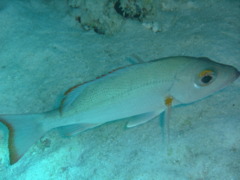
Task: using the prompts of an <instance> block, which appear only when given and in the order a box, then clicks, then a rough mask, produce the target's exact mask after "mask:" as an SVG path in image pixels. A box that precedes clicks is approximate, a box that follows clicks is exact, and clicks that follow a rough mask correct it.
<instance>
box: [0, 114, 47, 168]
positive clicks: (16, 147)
mask: <svg viewBox="0 0 240 180" xmlns="http://www.w3.org/2000/svg"><path fill="white" fill-rule="evenodd" d="M43 118H44V114H19V115H0V122H1V123H3V124H4V125H5V126H6V127H7V128H8V132H9V135H8V148H9V161H10V164H14V163H16V162H17V161H18V160H19V159H20V158H21V157H22V156H23V155H24V153H25V152H26V151H27V150H28V149H29V148H30V147H31V146H32V145H33V144H34V143H35V142H36V141H37V140H38V139H39V138H40V137H41V136H43V135H44V133H45V132H46V131H45V130H44V129H43V126H42V124H41V123H40V122H41V121H40V120H41V119H43Z"/></svg>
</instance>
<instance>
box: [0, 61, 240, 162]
mask: <svg viewBox="0 0 240 180" xmlns="http://www.w3.org/2000/svg"><path fill="white" fill-rule="evenodd" d="M239 75H240V72H239V71H238V70H237V69H236V68H234V67H232V66H229V65H224V64H220V63H217V62H214V61H212V60H210V59H208V58H203V57H200V58H195V57H168V58H162V59H157V60H153V61H149V62H142V63H139V64H133V65H129V66H127V67H123V68H119V69H117V70H114V71H112V72H110V73H108V74H106V75H103V76H101V77H99V78H96V79H94V80H92V81H89V82H85V83H83V84H80V85H76V86H74V87H72V88H70V89H69V90H68V91H67V92H66V93H65V95H64V98H63V100H62V103H61V105H60V107H59V108H58V109H55V110H52V111H48V112H44V113H39V114H20V115H0V122H2V123H3V124H5V125H6V127H7V128H8V130H9V141H8V146H9V154H10V164H14V163H15V162H17V161H18V160H19V159H20V158H21V157H22V156H23V155H24V153H25V152H26V151H27V150H28V149H29V148H30V147H31V146H32V145H33V144H34V143H35V142H36V141H37V140H38V139H39V138H40V137H42V136H43V135H44V134H45V133H46V132H48V131H49V130H51V129H53V128H59V130H60V131H61V132H62V133H64V134H65V135H74V134H77V133H80V132H82V131H85V130H87V129H90V128H94V127H97V126H100V125H102V124H104V123H106V122H110V121H114V120H119V119H123V118H127V117H131V121H129V122H128V124H127V127H134V126H137V125H140V124H143V123H145V122H147V121H149V120H151V119H153V118H154V117H156V116H159V114H160V113H161V112H163V111H164V110H167V111H169V110H170V109H171V107H172V106H174V105H178V104H187V103H191V102H194V101H197V100H201V99H203V98H205V97H207V96H209V95H211V94H213V93H215V92H216V91H219V90H220V89H222V88H224V87H226V86H228V85H229V84H231V83H232V82H233V81H234V80H236V79H237V78H238V77H239ZM167 117H168V116H167Z"/></svg>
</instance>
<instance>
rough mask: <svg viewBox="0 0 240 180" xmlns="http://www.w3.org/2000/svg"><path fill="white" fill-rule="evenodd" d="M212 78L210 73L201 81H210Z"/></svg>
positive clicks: (205, 82)
mask: <svg viewBox="0 0 240 180" xmlns="http://www.w3.org/2000/svg"><path fill="white" fill-rule="evenodd" d="M211 80H212V76H210V75H207V76H204V77H203V78H202V79H201V81H202V82H203V83H204V84H207V83H209V82H210V81H211Z"/></svg>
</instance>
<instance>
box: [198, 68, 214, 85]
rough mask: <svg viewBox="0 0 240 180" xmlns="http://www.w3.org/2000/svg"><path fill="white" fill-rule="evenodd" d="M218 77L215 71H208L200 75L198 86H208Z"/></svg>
mask: <svg viewBox="0 0 240 180" xmlns="http://www.w3.org/2000/svg"><path fill="white" fill-rule="evenodd" d="M215 77H216V73H215V72H214V71H213V70H210V69H207V70H204V71H202V72H200V73H199V74H198V77H197V79H196V82H195V83H196V85H197V86H207V85H209V84H211V83H212V82H213V81H214V80H215Z"/></svg>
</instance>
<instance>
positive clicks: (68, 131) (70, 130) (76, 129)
mask: <svg viewBox="0 0 240 180" xmlns="http://www.w3.org/2000/svg"><path fill="white" fill-rule="evenodd" d="M100 125H101V124H72V125H68V126H62V127H59V128H58V130H59V132H60V133H61V134H62V135H63V136H74V135H77V134H79V133H81V132H83V131H86V130H88V129H92V128H95V127H97V126H100Z"/></svg>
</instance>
